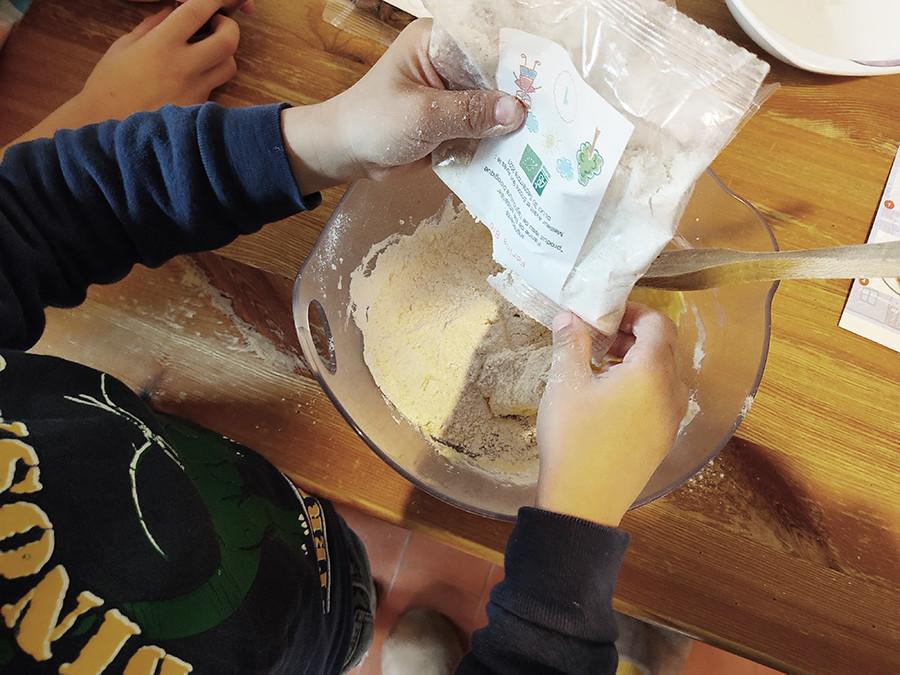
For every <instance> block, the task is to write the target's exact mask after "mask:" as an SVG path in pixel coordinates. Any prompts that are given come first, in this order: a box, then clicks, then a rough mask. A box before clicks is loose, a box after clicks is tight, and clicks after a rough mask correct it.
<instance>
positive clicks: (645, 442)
mask: <svg viewBox="0 0 900 675" xmlns="http://www.w3.org/2000/svg"><path fill="white" fill-rule="evenodd" d="M553 328H554V330H553V366H552V368H551V371H550V377H549V379H548V382H547V389H546V391H545V392H544V398H543V399H542V400H541V406H540V410H539V411H538V423H537V433H538V448H539V450H540V457H541V469H540V476H539V478H538V495H537V506H539V507H540V508H543V509H546V510H548V511H555V512H557V513H566V514H569V515H573V516H578V517H580V518H584V519H586V520H591V521H594V522H597V523H601V524H603V525H609V526H612V527H615V526H617V525H618V524H619V521H620V520H621V519H622V516H624V515H625V512H626V511H627V510H628V508H629V507H630V506H631V504H632V503H633V502H634V500H635V499H636V498H637V497H638V495H639V494H640V493H641V490H643V488H644V486H645V485H646V484H647V481H648V480H649V479H650V476H651V475H653V472H654V471H655V470H656V467H657V466H659V463H660V462H661V461H662V460H663V458H664V457H665V456H666V453H667V452H668V451H669V450H670V449H671V447H672V444H673V442H674V440H675V435H676V434H677V432H678V427H679V424H680V422H681V419H682V417H684V414H685V411H686V408H687V387H686V386H685V385H684V383H682V382H681V380H679V378H678V375H677V373H676V367H675V355H674V345H675V338H676V332H675V325H674V324H673V323H672V322H671V321H670V320H669V319H667V318H666V317H665V316H663V315H662V314H660V313H658V312H656V311H654V310H651V309H649V308H647V307H644V306H643V305H638V304H636V303H629V305H628V308H627V310H626V311H625V316H624V318H623V319H622V325H621V326H620V328H619V337H618V338H617V340H616V342H615V344H614V345H613V348H612V349H611V350H610V351H611V354H613V355H614V356H620V357H621V356H624V359H623V361H622V363H621V364H619V365H616V366H613V367H612V368H610V369H609V370H608V371H606V372H604V373H601V374H595V373H594V372H593V371H592V370H591V337H590V332H589V329H588V327H587V325H586V324H585V323H583V322H582V321H581V320H580V319H578V318H577V317H575V316H574V315H572V314H569V313H564V314H560V315H559V316H557V317H556V319H555V320H554V325H553Z"/></svg>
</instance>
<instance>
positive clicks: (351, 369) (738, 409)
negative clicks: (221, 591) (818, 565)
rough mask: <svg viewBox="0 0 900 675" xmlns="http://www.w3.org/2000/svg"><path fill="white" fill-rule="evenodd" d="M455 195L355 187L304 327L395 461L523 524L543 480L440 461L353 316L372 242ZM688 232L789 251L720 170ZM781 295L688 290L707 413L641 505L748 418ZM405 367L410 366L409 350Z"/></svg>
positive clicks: (697, 465)
mask: <svg viewBox="0 0 900 675" xmlns="http://www.w3.org/2000/svg"><path fill="white" fill-rule="evenodd" d="M449 194H450V193H449V191H448V189H447V188H446V186H444V184H443V183H441V181H440V180H439V179H438V178H437V177H436V176H435V175H434V174H433V173H432V172H431V171H430V170H423V171H421V172H419V173H416V174H414V175H406V176H402V177H395V178H391V179H389V180H386V181H384V182H380V183H374V182H370V181H361V182H358V183H356V184H354V185H353V186H351V187H350V189H349V190H348V191H347V193H346V195H345V196H344V198H343V199H342V200H341V202H340V204H339V205H338V207H337V209H335V211H334V214H333V215H332V217H331V219H330V220H329V222H328V225H327V226H326V227H325V229H324V230H323V231H322V234H321V235H320V236H319V239H318V241H317V242H316V245H315V247H314V248H313V250H312V252H311V253H310V255H309V257H308V258H307V259H306V261H305V262H304V264H303V267H302V268H301V270H300V273H299V275H298V277H297V281H296V284H295V286H294V322H295V324H296V327H297V334H298V336H299V338H300V345H301V347H302V349H303V353H304V355H305V356H306V360H307V362H308V363H309V365H310V367H311V369H312V370H313V372H314V373H315V375H316V377H317V378H318V380H319V383H320V384H321V386H322V389H323V390H324V391H325V393H326V394H327V395H328V396H329V398H330V399H331V400H332V402H333V403H334V405H335V406H336V407H337V409H338V410H339V411H340V412H341V414H342V415H343V416H344V417H345V418H346V420H347V422H349V423H350V426H352V427H353V428H354V429H355V430H356V432H357V433H358V434H359V435H360V437H362V439H363V440H364V441H365V442H366V443H367V444H368V445H369V447H371V448H372V450H374V451H375V452H376V453H377V454H378V455H379V456H380V457H381V458H382V459H383V460H384V461H385V462H387V463H388V464H390V465H391V466H392V467H393V468H394V469H396V470H397V471H398V472H399V473H400V474H402V475H403V476H405V477H406V478H408V479H409V480H410V481H412V482H413V483H414V484H415V485H417V486H418V487H420V488H421V489H423V490H425V491H426V492H428V493H430V494H432V495H434V496H435V497H438V498H439V499H442V500H444V501H446V502H449V503H450V504H453V505H455V506H458V507H459V508H462V509H465V510H467V511H472V512H474V513H478V514H482V515H485V516H490V517H492V518H501V519H508V520H512V519H514V518H515V515H516V512H517V510H518V508H519V507H520V506H523V505H528V504H533V503H534V489H535V488H534V485H516V484H512V483H510V482H508V481H504V480H501V479H500V478H498V477H496V476H493V475H490V474H488V473H485V472H483V471H481V470H479V469H477V468H475V467H469V466H467V465H465V464H463V463H461V462H454V461H450V460H448V459H446V458H445V457H443V456H442V455H440V454H438V452H436V451H435V450H434V448H433V447H432V446H431V445H430V444H429V442H428V441H426V440H425V437H424V436H423V435H422V434H421V433H420V432H419V431H418V430H417V429H416V427H414V426H413V425H412V424H410V423H409V422H408V421H406V420H405V419H404V418H403V417H402V416H401V415H399V414H398V413H397V412H396V410H394V409H393V408H392V407H391V406H390V405H389V404H388V403H387V402H386V401H385V400H384V398H383V397H382V395H381V392H380V390H379V389H378V387H377V386H376V385H375V381H374V380H373V379H372V376H371V374H370V373H369V369H368V367H367V366H366V364H365V362H364V361H363V341H362V335H361V334H360V332H359V329H358V328H357V327H356V323H355V322H354V321H353V319H352V318H351V317H350V314H349V304H350V297H349V292H350V273H351V272H352V271H353V270H354V269H355V268H356V267H357V266H358V265H359V263H360V261H361V260H362V259H363V258H364V257H365V255H366V254H367V253H368V252H369V249H370V248H371V247H372V245H373V244H375V243H377V242H380V241H382V240H383V239H385V238H386V237H388V236H389V235H391V234H393V233H395V232H400V233H404V234H407V233H410V232H412V231H413V230H414V229H415V225H416V224H417V223H419V222H420V221H422V220H423V219H424V218H427V217H428V216H431V215H433V214H434V213H435V212H437V211H438V209H439V208H440V206H441V205H442V204H443V202H444V200H445V199H446V198H447V196H448V195H449ZM678 234H679V236H678V237H677V238H676V239H677V241H678V242H680V244H681V245H682V246H684V245H689V246H691V247H695V248H708V247H723V248H733V249H741V250H748V251H750V250H753V251H771V250H777V244H776V242H775V238H774V237H773V236H772V232H771V230H770V229H769V227H768V225H767V224H766V222H765V220H764V219H763V218H762V216H761V215H760V214H759V212H757V211H756V209H754V208H753V207H752V206H751V205H750V204H748V203H747V202H746V201H744V200H742V199H741V198H740V197H738V196H736V195H735V194H734V193H732V192H731V191H730V190H728V188H727V187H725V185H723V184H722V182H721V181H720V180H719V179H718V178H717V177H716V176H715V175H714V174H712V173H711V172H707V173H706V174H704V175H703V177H702V178H701V179H700V181H699V182H698V184H697V187H696V189H695V190H694V194H693V197H692V199H691V202H690V204H689V205H688V208H687V210H686V212H685V214H684V217H683V218H682V220H681V223H680V226H679V230H678ZM775 288H776V285H775V284H769V283H756V284H743V285H734V286H728V287H724V288H718V289H711V290H707V291H694V292H690V293H685V294H684V297H683V299H684V305H685V307H684V310H683V311H682V314H681V317H680V323H679V346H678V349H679V351H680V352H681V354H680V356H681V360H682V362H683V364H687V367H686V372H687V374H688V379H689V381H690V387H691V391H692V398H693V401H694V404H693V405H698V406H699V411H698V412H697V413H696V415H695V416H694V418H693V419H692V420H691V422H690V423H689V424H688V425H687V426H686V427H684V428H683V429H682V431H681V433H680V434H679V436H678V439H677V441H676V443H675V446H674V447H673V448H672V451H671V452H670V453H669V455H668V456H667V457H666V459H665V460H664V461H663V463H662V464H661V465H660V467H659V469H657V471H656V473H654V474H653V477H652V478H651V479H650V482H649V483H648V484H647V487H646V488H645V489H644V491H643V493H642V494H641V495H640V497H638V499H637V501H636V502H635V503H634V506H640V505H642V504H646V503H647V502H650V501H653V500H654V499H657V498H658V497H661V496H663V495H665V494H667V493H669V492H671V491H672V490H674V489H676V488H677V487H679V486H680V485H682V484H683V483H684V482H685V481H687V480H688V479H689V478H690V477H691V476H692V475H693V474H694V473H696V472H697V471H699V470H700V469H701V468H702V467H703V466H704V465H705V464H706V463H707V462H708V461H709V460H710V459H712V458H713V457H715V455H716V454H717V453H718V452H719V451H720V450H721V449H722V447H724V445H725V444H726V443H727V442H728V440H729V439H730V438H731V437H732V435H733V434H734V432H735V430H736V429H737V427H738V425H739V424H740V423H741V421H742V420H743V419H744V417H745V416H746V414H747V412H748V410H749V408H750V404H751V403H752V401H753V396H754V394H755V393H756V389H757V387H758V386H759V382H760V379H761V377H762V373H763V368H764V367H765V363H766V354H767V352H768V347H769V320H770V306H771V300H772V296H773V294H774V292H775ZM397 368H403V354H402V353H401V352H398V354H397ZM585 480H590V477H589V476H586V477H585Z"/></svg>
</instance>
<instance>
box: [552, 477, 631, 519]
mask: <svg viewBox="0 0 900 675" xmlns="http://www.w3.org/2000/svg"><path fill="white" fill-rule="evenodd" d="M586 487H589V486H578V487H576V488H574V489H572V488H563V489H554V488H548V487H547V486H546V483H544V482H543V481H538V487H537V495H536V498H535V506H536V507H537V508H539V509H543V510H544V511H550V512H552V513H559V514H562V515H565V516H574V517H575V518H580V519H581V520H587V521H590V522H592V523H597V524H598V525H604V526H606V527H613V528H615V527H618V526H619V523H621V522H622V518H624V516H625V513H627V511H628V506H630V504H629V505H628V506H625V507H624V508H623V507H621V506H619V505H617V504H616V503H613V502H614V501H615V500H610V499H608V498H606V499H605V498H604V496H603V495H600V494H597V493H596V491H591V490H586V489H585V488H586ZM591 492H593V494H591ZM608 496H609V495H607V497H608Z"/></svg>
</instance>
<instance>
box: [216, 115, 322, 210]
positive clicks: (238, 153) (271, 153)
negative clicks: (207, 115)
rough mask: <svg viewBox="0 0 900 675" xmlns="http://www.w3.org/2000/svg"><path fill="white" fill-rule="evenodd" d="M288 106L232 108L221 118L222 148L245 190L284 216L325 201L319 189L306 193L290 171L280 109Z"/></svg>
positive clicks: (312, 207)
mask: <svg viewBox="0 0 900 675" xmlns="http://www.w3.org/2000/svg"><path fill="white" fill-rule="evenodd" d="M288 107H290V104H288V103H273V104H270V105H264V106H254V107H252V108H232V109H229V110H228V111H227V113H226V114H225V115H224V116H223V118H222V136H223V144H222V148H221V150H222V151H223V152H225V153H226V155H227V161H228V163H229V164H230V165H231V166H232V167H233V168H234V170H235V172H236V173H238V174H239V175H240V176H241V178H242V182H243V184H244V189H245V191H246V193H247V194H249V195H253V198H254V201H256V202H258V203H265V204H269V205H270V208H273V210H274V211H276V212H277V211H283V212H284V213H285V215H288V214H290V213H295V212H296V211H297V210H298V209H302V210H304V211H309V210H311V209H314V208H316V207H317V206H319V205H320V204H321V203H322V195H321V194H320V193H318V192H314V193H312V194H309V195H306V196H303V194H302V192H301V190H302V186H300V188H298V186H297V181H296V179H295V178H294V173H293V171H292V170H291V164H290V160H289V159H288V155H287V151H286V150H285V147H284V138H283V136H282V135H281V111H282V110H284V109H285V108H288ZM222 197H225V195H222ZM278 205H281V208H278Z"/></svg>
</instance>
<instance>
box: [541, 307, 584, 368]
mask: <svg viewBox="0 0 900 675" xmlns="http://www.w3.org/2000/svg"><path fill="white" fill-rule="evenodd" d="M590 378H591V333H590V330H589V328H588V326H587V324H586V323H584V321H582V320H581V319H579V318H578V317H577V316H575V315H574V314H572V313H571V312H562V313H560V314H557V315H556V317H555V318H554V319H553V362H552V364H551V366H550V378H549V382H561V383H563V384H577V383H579V382H583V381H586V380H589V379H590Z"/></svg>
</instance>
